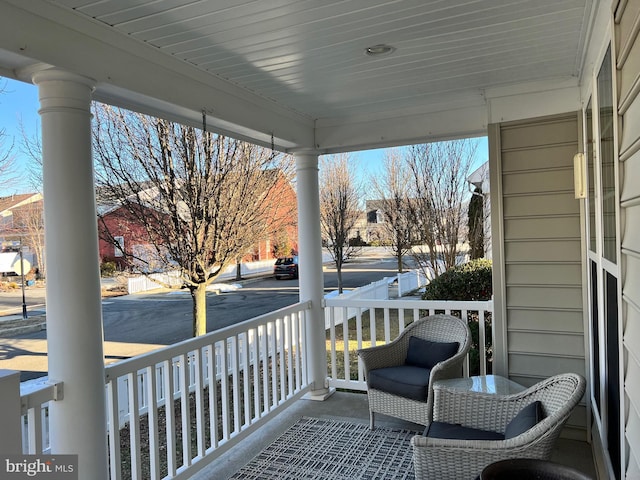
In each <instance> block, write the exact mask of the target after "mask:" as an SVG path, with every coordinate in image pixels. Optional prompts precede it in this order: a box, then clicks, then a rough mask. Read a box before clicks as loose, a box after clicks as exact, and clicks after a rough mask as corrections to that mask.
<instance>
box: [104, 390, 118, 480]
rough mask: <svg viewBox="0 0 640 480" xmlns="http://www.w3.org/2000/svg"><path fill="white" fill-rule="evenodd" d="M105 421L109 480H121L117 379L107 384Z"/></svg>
mask: <svg viewBox="0 0 640 480" xmlns="http://www.w3.org/2000/svg"><path fill="white" fill-rule="evenodd" d="M107 421H108V422H109V424H108V431H109V470H110V472H111V480H120V479H121V478H122V473H121V468H120V458H121V457H120V410H119V408H118V379H117V378H111V379H109V381H108V382H107Z"/></svg>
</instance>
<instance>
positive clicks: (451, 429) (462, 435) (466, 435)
mask: <svg viewBox="0 0 640 480" xmlns="http://www.w3.org/2000/svg"><path fill="white" fill-rule="evenodd" d="M423 435H424V436H425V437H429V438H450V439H454V440H504V435H502V434H501V433H498V432H491V431H489V430H480V429H478V428H471V427H463V426H462V425H454V424H452V423H444V422H431V424H430V425H429V426H428V427H427V428H426V429H425V431H424V433H423Z"/></svg>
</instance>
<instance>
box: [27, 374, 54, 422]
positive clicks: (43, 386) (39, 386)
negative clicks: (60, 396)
mask: <svg viewBox="0 0 640 480" xmlns="http://www.w3.org/2000/svg"><path fill="white" fill-rule="evenodd" d="M57 387H58V386H57V385H56V384H54V383H49V382H48V380H45V381H43V382H38V383H28V382H25V383H22V384H20V410H21V414H22V415H25V414H26V413H27V412H28V410H29V409H30V408H34V407H39V406H40V405H42V404H43V403H45V402H49V401H51V400H55V398H56V388H57Z"/></svg>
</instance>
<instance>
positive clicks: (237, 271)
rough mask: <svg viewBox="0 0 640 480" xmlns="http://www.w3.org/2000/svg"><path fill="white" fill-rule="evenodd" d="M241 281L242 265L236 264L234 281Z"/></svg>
mask: <svg viewBox="0 0 640 480" xmlns="http://www.w3.org/2000/svg"><path fill="white" fill-rule="evenodd" d="M240 280H242V263H240V262H237V263H236V281H237V282H239V281H240Z"/></svg>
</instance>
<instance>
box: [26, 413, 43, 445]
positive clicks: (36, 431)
mask: <svg viewBox="0 0 640 480" xmlns="http://www.w3.org/2000/svg"><path fill="white" fill-rule="evenodd" d="M27 419H28V420H27V422H28V423H27V425H28V432H29V433H28V435H29V453H30V454H32V455H41V454H42V405H41V404H37V405H35V406H33V407H32V408H30V409H29V411H28V412H27Z"/></svg>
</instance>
